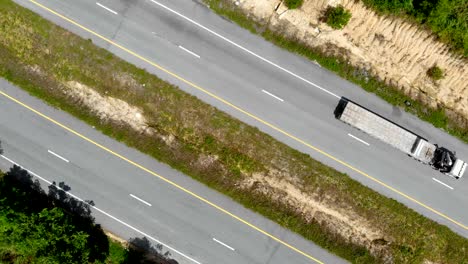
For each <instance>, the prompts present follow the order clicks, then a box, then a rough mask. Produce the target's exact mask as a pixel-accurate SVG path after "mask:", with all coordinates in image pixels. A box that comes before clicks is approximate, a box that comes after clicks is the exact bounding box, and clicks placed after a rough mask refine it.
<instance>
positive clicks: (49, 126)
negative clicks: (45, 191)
mask: <svg viewBox="0 0 468 264" xmlns="http://www.w3.org/2000/svg"><path fill="white" fill-rule="evenodd" d="M0 91H1V92H4V93H7V94H8V95H10V96H13V97H14V98H16V99H18V100H20V101H21V102H22V103H25V104H27V105H28V106H30V107H32V108H33V109H35V110H37V111H39V112H40V113H42V114H44V115H46V116H48V117H50V118H52V119H53V120H56V121H58V122H60V124H63V125H65V126H67V127H69V128H71V129H73V130H74V131H76V132H77V133H79V134H81V135H84V136H86V137H87V138H89V139H91V140H93V141H94V142H97V143H99V144H101V145H103V146H105V147H107V148H109V149H110V150H112V151H114V152H115V153H118V154H121V155H123V156H124V157H125V158H127V159H129V160H131V161H133V162H135V163H137V164H138V165H140V166H143V167H144V168H146V169H148V170H150V171H152V172H155V173H157V174H159V175H161V176H162V177H164V178H165V179H168V180H170V181H173V182H174V183H175V184H177V186H180V187H183V188H185V189H187V190H189V191H191V192H193V193H195V194H197V195H199V196H201V197H203V198H205V199H207V200H208V201H210V202H212V203H214V204H216V205H218V206H220V207H221V208H223V209H224V210H227V211H229V212H230V213H232V214H235V215H236V216H238V217H240V218H242V219H243V220H244V221H246V222H247V223H248V224H245V223H243V222H241V221H239V220H237V219H235V218H233V217H232V216H230V215H228V214H226V213H224V212H222V211H220V210H219V209H216V208H214V207H213V206H211V205H209V204H207V203H206V202H204V201H202V200H200V199H198V198H196V197H194V196H193V195H190V194H189V193H187V192H184V191H183V190H181V189H179V188H178V187H177V186H175V185H172V184H169V183H167V182H166V181H164V180H163V179H160V178H158V177H156V176H155V175H152V174H150V173H148V172H147V171H144V170H142V169H140V168H138V167H137V166H135V165H133V164H131V163H129V162H127V161H125V160H123V159H121V158H119V157H117V156H115V155H113V154H112V153H109V152H108V151H105V150H103V149H102V148H99V147H98V146H96V145H94V144H93V143H91V142H88V141H86V140H85V139H83V138H81V137H79V136H77V135H76V134H74V133H72V132H70V131H67V130H66V129H64V128H62V127H60V126H59V125H57V124H54V123H53V122H51V121H49V120H46V119H45V118H43V117H41V116H40V115H38V114H36V113H34V112H32V111H31V110H29V109H27V108H25V107H23V106H21V105H19V104H17V103H15V102H14V101H12V100H10V99H8V98H7V97H5V96H3V95H0V109H1V111H0V140H1V141H2V146H3V148H4V154H3V155H1V156H0V169H2V170H4V171H6V170H7V169H8V168H10V167H11V166H12V164H13V163H15V164H18V165H20V166H22V167H23V168H25V169H27V170H29V171H31V174H32V175H33V176H36V177H41V178H43V179H44V180H46V181H48V182H49V183H50V182H53V181H55V182H57V183H58V182H62V181H63V182H65V183H66V184H67V185H69V186H70V187H71V191H70V192H71V193H72V194H73V195H75V196H77V197H79V198H81V199H83V200H92V201H94V202H95V207H96V209H95V210H94V216H95V217H96V220H97V222H98V223H101V224H102V225H103V227H104V228H105V229H107V230H109V231H111V232H112V233H114V234H117V235H119V236H120V237H123V238H126V239H130V238H134V237H143V236H146V237H147V238H150V239H151V240H152V241H153V242H154V243H156V244H157V243H161V244H163V245H164V247H163V248H164V251H166V250H168V251H169V252H170V253H171V254H172V256H173V257H174V259H176V260H177V261H178V262H179V263H192V264H193V263H203V264H208V263H216V264H217V263H232V264H239V263H269V264H270V263H271V264H273V263H277V264H283V263H320V262H317V261H314V260H313V259H311V258H308V257H307V256H305V255H304V254H301V253H298V252H296V251H294V250H293V249H291V248H288V246H286V245H284V244H281V243H280V242H278V241H275V239H273V238H271V237H268V236H266V235H265V234H263V233H261V232H259V231H258V230H255V229H254V228H252V226H251V225H255V226H256V227H258V228H260V229H261V230H262V231H263V232H268V233H269V234H271V235H272V236H274V237H275V238H277V239H280V240H281V241H284V243H288V245H290V246H291V247H294V248H295V249H297V250H300V251H302V252H304V253H305V254H308V255H309V256H311V257H312V258H315V259H316V260H318V261H321V262H322V263H345V261H344V260H342V259H340V258H338V257H336V256H335V255H333V254H330V253H328V252H327V251H326V250H324V249H322V248H320V247H318V246H316V245H315V244H313V243H311V242H309V241H306V240H305V239H303V238H302V237H300V236H298V235H295V234H293V233H292V232H290V231H288V230H286V229H284V228H282V227H280V226H278V225H277V224H275V223H273V222H271V221H269V220H267V219H265V218H264V217H262V216H260V215H257V214H255V213H253V212H251V211H249V210H247V209H245V208H244V207H242V206H241V205H239V204H237V203H235V202H233V201H231V200H230V199H228V198H226V197H225V196H224V195H222V194H219V193H217V192H215V191H213V190H211V189H210V188H208V187H206V186H204V185H202V184H200V183H198V182H196V181H194V180H192V179H191V178H189V177H187V176H185V175H183V174H182V173H180V172H178V171H176V170H174V169H171V168H170V167H168V166H167V165H165V164H162V163H159V162H156V161H155V160H154V159H152V158H150V157H148V156H146V155H144V154H141V153H139V152H137V151H135V150H134V149H131V148H128V147H126V146H124V145H123V144H121V143H118V142H116V141H115V140H113V139H110V138H108V137H106V136H104V135H102V134H101V133H100V132H98V131H96V130H94V129H93V128H92V127H90V126H88V125H86V124H84V123H83V122H81V121H79V120H76V119H75V118H73V117H71V116H69V115H68V114H65V113H63V112H61V111H58V110H55V109H53V108H51V107H49V106H46V105H45V104H44V103H43V102H42V101H40V100H37V99H35V98H32V97H31V96H29V95H27V94H26V93H25V92H23V91H21V90H20V89H19V88H17V87H14V86H12V85H10V84H9V83H6V82H5V81H4V80H3V79H0ZM42 183H44V181H42ZM44 184H45V185H44V187H46V186H47V185H48V184H47V183H44Z"/></svg>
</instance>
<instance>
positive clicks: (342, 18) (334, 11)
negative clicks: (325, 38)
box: [322, 5, 351, 29]
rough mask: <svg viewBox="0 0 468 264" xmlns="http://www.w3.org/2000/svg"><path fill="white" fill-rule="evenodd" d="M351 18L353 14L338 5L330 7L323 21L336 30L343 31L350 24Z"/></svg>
mask: <svg viewBox="0 0 468 264" xmlns="http://www.w3.org/2000/svg"><path fill="white" fill-rule="evenodd" d="M350 18H351V12H349V11H348V10H346V9H344V7H343V6H342V5H338V6H336V7H333V6H328V8H327V9H326V10H325V13H324V15H323V17H322V20H323V21H325V22H326V23H327V24H328V25H329V26H330V27H332V28H334V29H342V28H343V27H344V26H346V24H348V22H349V19H350Z"/></svg>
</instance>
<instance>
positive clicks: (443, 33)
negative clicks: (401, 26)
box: [362, 0, 468, 56]
mask: <svg viewBox="0 0 468 264" xmlns="http://www.w3.org/2000/svg"><path fill="white" fill-rule="evenodd" d="M362 1H363V2H364V3H365V4H366V5H367V6H370V7H372V8H374V9H376V10H377V11H380V12H383V13H387V14H395V15H406V16H407V17H410V18H412V19H414V20H415V21H417V22H418V23H421V24H423V25H426V26H427V27H428V28H430V29H431V30H432V31H433V32H434V33H436V34H437V36H438V37H439V38H440V39H441V40H442V41H444V42H447V43H449V44H451V45H452V46H453V47H454V48H455V49H456V50H460V51H462V52H463V53H464V55H465V56H468V1H467V0H362Z"/></svg>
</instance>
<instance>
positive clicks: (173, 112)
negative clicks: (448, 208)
mask: <svg viewBox="0 0 468 264" xmlns="http://www.w3.org/2000/svg"><path fill="white" fill-rule="evenodd" d="M0 3H1V4H0V12H1V14H2V16H0V25H2V26H1V27H0V76H3V77H4V78H6V79H8V80H9V81H11V82H13V83H15V84H17V85H19V86H21V87H22V88H24V89H25V90H27V91H29V92H30V93H31V94H33V95H35V96H37V97H39V98H42V99H44V100H46V101H47V102H49V103H50V104H52V105H54V106H56V107H58V108H61V109H63V110H66V111H68V112H70V113H72V114H74V115H75V116H77V117H79V118H81V119H83V120H85V121H86V122H88V123H89V124H92V125H94V126H96V127H97V128H98V129H100V130H101V131H103V132H104V133H105V134H107V135H110V136H112V137H114V138H116V139H118V140H121V141H123V142H125V143H126V144H128V145H129V146H132V147H135V148H137V149H139V150H141V151H142V152H145V153H148V154H150V155H152V156H153V157H155V158H157V159H159V160H161V161H163V162H166V163H168V164H170V165H171V166H173V167H174V168H176V169H179V170H181V171H182V172H184V173H186V174H188V175H190V176H192V177H194V178H195V179H198V180H200V181H201V182H203V183H205V184H207V185H208V186H210V187H213V188H215V189H217V190H219V191H220V192H223V193H225V194H227V195H229V196H231V197H232V198H233V199H235V200H237V201H239V202H241V203H242V204H244V205H245V206H246V207H248V208H251V209H253V210H255V211H257V212H259V213H261V214H263V215H265V216H266V217H268V218H270V219H272V220H274V221H276V222H278V223H280V224H281V225H283V226H285V227H287V228H289V229H291V230H293V231H295V232H297V233H299V234H301V235H302V236H304V237H306V238H307V239H310V240H312V241H314V242H316V243H317V244H319V245H321V246H323V247H325V248H327V249H329V250H331V251H332V252H334V253H336V254H338V255H339V256H342V257H344V258H346V259H348V260H350V261H353V262H356V263H357V262H359V263H374V262H382V261H384V260H386V259H388V258H392V259H393V260H395V262H398V263H400V262H401V263H403V262H422V261H424V260H430V261H436V262H437V261H440V262H453V261H454V260H455V262H456V263H458V262H460V263H462V262H463V261H464V260H466V259H467V252H466V251H467V250H468V249H467V243H468V242H467V240H466V239H464V238H462V237H460V236H458V235H456V234H455V233H453V232H452V231H450V230H449V229H448V228H447V227H444V226H441V225H438V224H436V223H435V222H433V221H430V220H428V219H426V218H424V217H422V216H421V215H419V214H416V213H415V212H414V211H412V210H410V209H408V208H406V207H405V206H403V205H402V204H399V203H397V202H396V201H394V200H391V199H388V198H385V197H383V196H381V195H379V194H378V193H376V192H374V191H372V190H370V189H369V188H367V187H365V186H363V185H361V184H359V183H358V182H356V181H354V180H352V179H351V178H349V177H348V176H347V175H345V174H342V173H339V172H337V171H335V170H334V169H332V168H330V167H327V166H325V165H323V164H320V163H319V162H317V161H315V160H313V159H311V158H310V157H309V156H308V155H305V154H302V153H300V152H298V151H296V150H294V149H292V148H290V147H288V146H286V145H284V144H282V143H280V142H278V141H276V140H274V139H273V138H272V137H270V136H269V135H266V134H264V133H262V132H260V131H259V130H258V129H256V128H254V127H251V126H248V125H246V124H243V123H241V122H240V121H239V120H236V119H234V118H232V117H230V116H228V115H227V114H225V113H223V112H221V111H219V110H217V109H216V108H214V107H212V106H209V105H207V104H205V103H203V102H201V101H200V100H198V99H197V98H196V97H193V96H190V95H188V94H186V93H184V92H183V91H181V90H180V89H178V88H177V87H174V86H172V85H170V84H168V83H166V82H164V81H162V80H160V79H158V78H157V77H155V76H153V75H151V74H149V73H147V72H145V71H144V70H141V69H138V68H136V67H135V66H133V65H131V64H129V63H126V62H124V61H122V60H120V59H119V58H117V57H115V56H114V55H112V54H111V53H109V52H107V51H105V50H103V49H100V48H97V47H96V46H94V45H93V44H92V43H91V42H90V41H87V40H84V39H81V38H79V37H77V36H75V35H73V34H71V33H70V32H68V31H65V30H63V29H61V28H59V27H57V26H55V25H53V24H51V23H49V22H47V21H46V20H43V19H41V18H40V17H39V16H37V15H35V14H34V13H32V12H30V11H28V10H26V9H24V8H21V7H19V6H18V5H16V4H14V3H12V2H11V1H7V0H0ZM356 219H358V221H356ZM408 234H413V235H411V236H408Z"/></svg>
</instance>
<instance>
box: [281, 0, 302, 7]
mask: <svg viewBox="0 0 468 264" xmlns="http://www.w3.org/2000/svg"><path fill="white" fill-rule="evenodd" d="M303 2H304V0H284V4H285V5H286V6H287V7H288V8H289V9H296V8H299V7H301V5H302V3H303Z"/></svg>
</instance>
